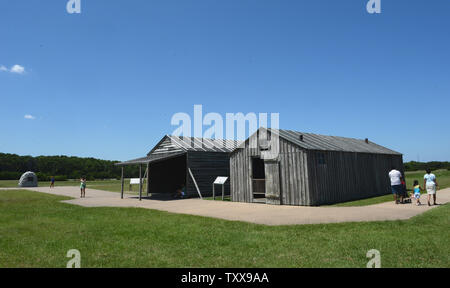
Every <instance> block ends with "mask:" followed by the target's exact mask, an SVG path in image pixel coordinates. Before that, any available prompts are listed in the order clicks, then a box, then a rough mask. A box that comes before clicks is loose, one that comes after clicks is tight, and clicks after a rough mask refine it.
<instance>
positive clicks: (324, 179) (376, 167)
mask: <svg viewBox="0 0 450 288" xmlns="http://www.w3.org/2000/svg"><path fill="white" fill-rule="evenodd" d="M321 155H322V156H321ZM319 158H320V159H319ZM321 159H323V160H324V163H321V161H320V160H321ZM308 163H309V169H308V174H309V176H310V177H309V181H310V184H309V186H310V189H311V193H310V198H311V199H310V204H311V205H323V204H333V203H339V202H346V201H351V200H358V199H364V198H370V197H375V196H381V195H386V194H389V193H391V188H390V180H389V177H388V173H389V171H390V170H391V165H394V166H395V167H397V169H399V170H400V171H402V172H403V159H402V156H401V155H384V154H369V153H352V152H331V151H308Z"/></svg>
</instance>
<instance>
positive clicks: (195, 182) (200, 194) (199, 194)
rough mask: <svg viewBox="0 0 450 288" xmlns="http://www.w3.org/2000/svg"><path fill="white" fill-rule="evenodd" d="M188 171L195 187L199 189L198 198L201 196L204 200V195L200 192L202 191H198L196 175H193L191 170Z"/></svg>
mask: <svg viewBox="0 0 450 288" xmlns="http://www.w3.org/2000/svg"><path fill="white" fill-rule="evenodd" d="M188 171H189V174H190V175H191V178H192V181H194V185H195V188H196V189H197V193H198V196H200V199H202V200H203V197H202V193H201V192H200V189H198V185H197V181H195V177H194V174H192V171H191V168H188Z"/></svg>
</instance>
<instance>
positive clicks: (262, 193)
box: [252, 158, 266, 203]
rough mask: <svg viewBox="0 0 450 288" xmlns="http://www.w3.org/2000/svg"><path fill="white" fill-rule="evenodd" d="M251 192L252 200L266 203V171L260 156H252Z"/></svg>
mask: <svg viewBox="0 0 450 288" xmlns="http://www.w3.org/2000/svg"><path fill="white" fill-rule="evenodd" d="M252 193H253V202H256V203H266V173H265V167H264V160H263V159H260V158H252Z"/></svg>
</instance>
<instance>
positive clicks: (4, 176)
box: [0, 171, 23, 181]
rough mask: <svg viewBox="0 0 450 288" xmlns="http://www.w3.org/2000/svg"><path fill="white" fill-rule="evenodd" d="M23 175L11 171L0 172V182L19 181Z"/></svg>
mask: <svg viewBox="0 0 450 288" xmlns="http://www.w3.org/2000/svg"><path fill="white" fill-rule="evenodd" d="M22 174H23V173H20V172H12V171H0V180H17V181H19V179H20V176H22Z"/></svg>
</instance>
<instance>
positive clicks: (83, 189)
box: [80, 177, 86, 198]
mask: <svg viewBox="0 0 450 288" xmlns="http://www.w3.org/2000/svg"><path fill="white" fill-rule="evenodd" d="M80 182H81V183H80V190H81V198H86V178H84V177H81V179H80Z"/></svg>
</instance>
